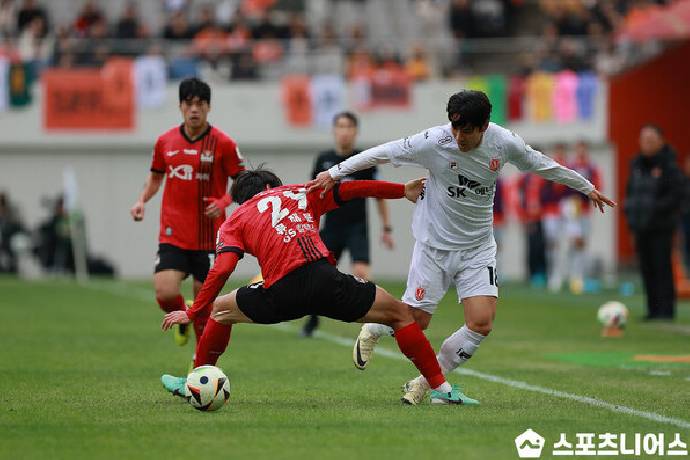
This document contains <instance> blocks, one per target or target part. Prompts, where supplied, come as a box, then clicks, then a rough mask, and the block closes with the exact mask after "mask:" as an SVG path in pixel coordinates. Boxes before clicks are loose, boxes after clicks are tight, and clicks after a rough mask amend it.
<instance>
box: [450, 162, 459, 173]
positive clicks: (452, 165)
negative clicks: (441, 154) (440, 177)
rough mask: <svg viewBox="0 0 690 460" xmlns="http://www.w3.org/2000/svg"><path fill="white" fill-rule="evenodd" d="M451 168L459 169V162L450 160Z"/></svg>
mask: <svg viewBox="0 0 690 460" xmlns="http://www.w3.org/2000/svg"><path fill="white" fill-rule="evenodd" d="M450 169H452V170H453V171H457V170H458V163H457V162H456V161H451V162H450Z"/></svg>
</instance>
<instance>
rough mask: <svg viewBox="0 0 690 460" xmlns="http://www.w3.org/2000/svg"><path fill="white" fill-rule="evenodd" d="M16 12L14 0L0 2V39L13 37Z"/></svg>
mask: <svg viewBox="0 0 690 460" xmlns="http://www.w3.org/2000/svg"><path fill="white" fill-rule="evenodd" d="M16 26H17V11H16V7H15V4H14V0H0V39H2V38H9V37H12V36H14V31H15V29H16Z"/></svg>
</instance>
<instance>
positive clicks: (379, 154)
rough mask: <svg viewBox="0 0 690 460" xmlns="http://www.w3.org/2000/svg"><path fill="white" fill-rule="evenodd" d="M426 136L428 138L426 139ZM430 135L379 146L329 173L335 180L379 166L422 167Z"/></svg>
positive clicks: (409, 137) (352, 158) (332, 169)
mask: <svg viewBox="0 0 690 460" xmlns="http://www.w3.org/2000/svg"><path fill="white" fill-rule="evenodd" d="M425 136H426V137H425ZM427 137H428V134H425V133H424V132H422V133H418V134H415V135H413V136H408V137H405V138H403V139H398V140H396V141H392V142H387V143H385V144H381V145H377V146H376V147H372V148H370V149H367V150H365V151H363V152H362V153H359V154H357V155H354V156H352V157H350V158H348V159H347V160H345V161H343V162H342V163H338V164H337V165H335V166H333V167H332V168H330V169H329V170H328V173H329V174H330V175H331V177H332V178H333V179H335V180H339V179H342V178H343V177H345V176H347V175H349V174H352V173H354V172H356V171H361V170H363V169H367V168H371V167H372V166H376V165H377V164H383V163H391V164H393V166H396V167H397V166H402V165H410V166H422V167H424V165H423V159H422V158H423V155H422V154H421V152H422V150H423V148H424V145H425V142H424V141H425V140H426V138H427Z"/></svg>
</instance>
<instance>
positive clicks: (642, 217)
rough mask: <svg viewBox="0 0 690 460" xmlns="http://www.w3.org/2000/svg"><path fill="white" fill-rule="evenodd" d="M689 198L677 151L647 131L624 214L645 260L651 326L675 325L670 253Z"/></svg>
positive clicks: (643, 133) (642, 134) (642, 266)
mask: <svg viewBox="0 0 690 460" xmlns="http://www.w3.org/2000/svg"><path fill="white" fill-rule="evenodd" d="M684 196H685V183H684V178H683V174H682V172H681V171H680V168H678V165H677V164H676V154H675V152H674V150H673V148H672V147H671V146H670V145H668V144H667V143H666V141H665V140H664V136H663V132H662V130H661V128H659V127H658V126H656V125H652V124H648V125H645V126H644V127H642V130H641V131H640V153H639V154H638V155H637V156H636V157H635V158H634V159H633V160H632V162H631V163H630V176H629V177H628V183H627V186H626V193H625V202H624V205H623V210H624V211H625V216H626V218H627V221H628V226H629V228H630V231H631V232H632V234H633V235H634V238H635V246H636V249H637V253H638V255H639V258H640V269H641V271H642V281H643V283H644V288H645V293H646V296H647V316H646V317H645V319H648V320H654V319H661V320H671V319H673V318H674V317H675V314H676V292H675V286H674V277H673V272H672V268H671V247H672V240H673V233H674V231H675V229H676V227H677V225H678V220H679V216H680V212H681V210H682V206H683V199H684Z"/></svg>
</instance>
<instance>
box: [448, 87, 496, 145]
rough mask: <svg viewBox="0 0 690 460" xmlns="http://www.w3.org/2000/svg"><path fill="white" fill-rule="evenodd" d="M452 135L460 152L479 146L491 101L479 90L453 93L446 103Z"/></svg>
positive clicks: (487, 120)
mask: <svg viewBox="0 0 690 460" xmlns="http://www.w3.org/2000/svg"><path fill="white" fill-rule="evenodd" d="M446 112H447V113H448V119H449V120H450V123H451V125H452V127H453V136H454V137H455V140H456V142H457V143H458V148H459V149H460V150H461V151H462V152H469V151H470V150H473V149H475V148H477V147H478V146H479V144H480V143H481V141H482V136H483V134H484V131H486V128H487V127H488V126H489V117H490V116H491V102H489V98H488V97H487V96H486V94H484V93H483V92H481V91H474V90H462V91H460V92H457V93H455V94H453V95H452V96H451V97H450V99H448V105H446Z"/></svg>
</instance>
